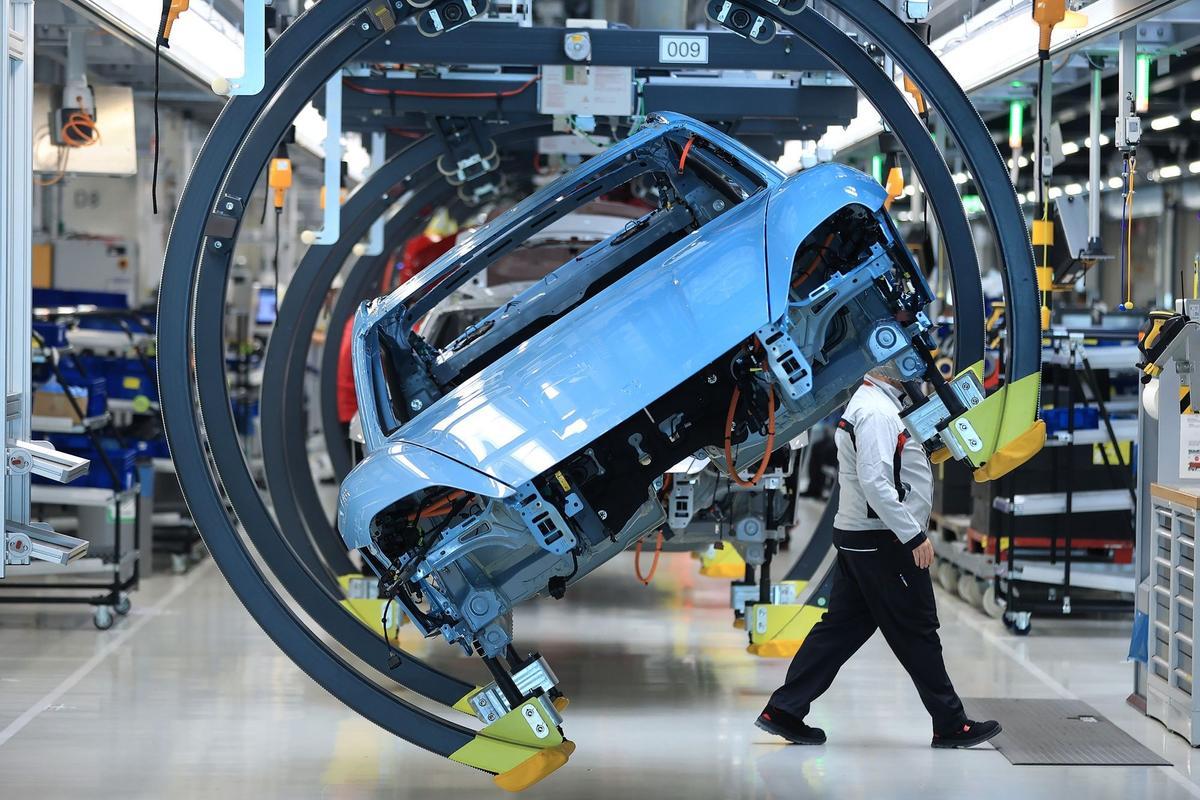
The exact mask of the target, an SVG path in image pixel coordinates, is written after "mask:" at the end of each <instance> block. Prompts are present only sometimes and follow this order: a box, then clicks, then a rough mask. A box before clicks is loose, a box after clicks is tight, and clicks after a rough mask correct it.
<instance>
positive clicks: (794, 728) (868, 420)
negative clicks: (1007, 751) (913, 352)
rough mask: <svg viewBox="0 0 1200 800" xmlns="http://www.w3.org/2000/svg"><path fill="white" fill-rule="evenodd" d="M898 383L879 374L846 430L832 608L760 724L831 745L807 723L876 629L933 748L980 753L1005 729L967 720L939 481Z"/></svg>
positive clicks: (851, 409) (842, 426)
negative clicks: (944, 622)
mask: <svg viewBox="0 0 1200 800" xmlns="http://www.w3.org/2000/svg"><path fill="white" fill-rule="evenodd" d="M898 378H899V376H898V375H897V374H895V372H894V370H893V369H892V368H891V367H890V366H885V367H883V368H879V369H876V370H874V371H872V372H871V373H870V374H869V375H868V376H867V378H866V379H865V380H864V381H863V385H862V386H861V387H860V388H859V389H858V390H857V391H856V392H855V393H854V396H853V397H852V398H851V399H850V402H849V404H847V406H846V411H845V413H844V415H843V416H842V419H841V420H839V422H838V425H837V431H836V433H835V437H836V444H837V451H838V481H839V483H840V485H841V488H840V493H839V496H838V508H837V515H836V517H835V518H834V532H833V542H834V546H835V547H836V548H837V551H838V552H837V563H836V565H835V566H834V576H833V588H832V591H831V592H830V597H829V610H828V611H826V612H825V616H824V617H823V618H822V619H821V621H820V622H818V623H817V624H816V626H815V627H813V629H812V632H811V633H809V635H808V637H807V638H806V639H805V640H804V644H803V645H802V646H801V647H800V651H799V652H798V653H796V657H795V658H794V659H793V660H792V663H791V666H789V667H788V671H787V679H786V680H785V681H784V684H783V685H782V686H781V687H779V689H777V690H776V691H775V693H774V694H773V695H772V696H771V699H770V702H768V704H767V707H766V708H765V709H763V712H762V713H761V714H760V715H759V717H758V720H757V722H756V723H755V724H756V725H757V726H758V727H759V728H761V729H763V730H765V731H767V732H768V733H772V734H775V735H776V736H781V737H783V738H784V739H787V740H788V741H790V742H793V743H795V744H809V745H816V744H824V742H825V732H824V731H822V730H821V729H819V728H814V727H812V726H810V725H807V724H806V723H805V722H804V718H805V716H806V715H807V714H808V711H809V707H810V706H811V704H812V702H813V701H814V700H816V699H817V698H818V697H820V696H821V695H822V694H824V692H825V691H826V690H827V689H828V688H829V687H830V685H831V684H832V683H833V679H834V677H835V676H836V675H837V672H838V670H839V669H840V668H841V666H842V665H843V664H845V663H846V661H848V660H849V659H850V657H851V656H852V655H854V653H855V652H856V651H857V650H858V649H859V648H860V647H862V645H863V644H865V643H866V641H867V640H868V639H870V638H871V635H872V634H874V633H875V631H876V629H878V630H881V631H882V632H883V635H884V638H885V639H886V640H887V643H888V646H890V647H891V649H892V652H893V653H895V654H896V657H897V658H898V659H899V660H900V663H901V664H902V665H903V666H904V669H905V670H907V671H908V674H909V676H910V677H911V678H912V680H913V683H914V684H915V685H916V687H917V692H918V694H920V696H921V701H922V702H923V703H924V704H925V708H926V710H927V711H928V712H929V716H930V717H932V718H933V741H932V745H933V746H934V747H971V746H973V745H977V744H980V743H981V742H985V741H987V740H988V739H991V738H992V737H993V736H995V735H996V734H998V733H999V732H1000V725H999V723H997V722H994V721H988V722H973V721H971V720H969V719H967V716H966V713H965V712H964V710H963V705H962V701H961V700H960V699H959V697H958V694H957V692H955V690H954V686H953V684H951V682H950V676H949V675H947V674H946V665H945V662H944V661H943V659H942V645H941V640H940V639H939V638H938V634H937V629H938V618H937V607H936V604H935V602H934V596H933V581H932V580H931V579H930V576H929V566H930V564H932V563H933V544H932V542H930V541H929V540H928V539H927V538H926V537H925V528H926V525H927V523H928V521H929V511H930V508H931V507H932V503H933V473H932V471H931V469H930V465H929V461H928V459H927V458H926V457H925V452H924V450H923V448H922V447H921V445H920V444H918V443H917V442H915V441H912V440H911V439H910V438H909V436H908V434H907V432H906V430H905V427H904V423H903V422H902V421H901V420H900V410H901V408H902V403H903V397H904V395H903V385H902V384H901V382H900V381H899V379H898Z"/></svg>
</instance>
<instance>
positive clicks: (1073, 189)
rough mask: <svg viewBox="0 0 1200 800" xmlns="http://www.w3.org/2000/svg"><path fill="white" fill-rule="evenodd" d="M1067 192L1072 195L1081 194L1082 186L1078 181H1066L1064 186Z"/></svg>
mask: <svg viewBox="0 0 1200 800" xmlns="http://www.w3.org/2000/svg"><path fill="white" fill-rule="evenodd" d="M1066 192H1067V194H1069V195H1071V196H1072V197H1074V196H1075V195H1077V194H1083V186H1082V185H1081V184H1078V183H1068V184H1067V188H1066Z"/></svg>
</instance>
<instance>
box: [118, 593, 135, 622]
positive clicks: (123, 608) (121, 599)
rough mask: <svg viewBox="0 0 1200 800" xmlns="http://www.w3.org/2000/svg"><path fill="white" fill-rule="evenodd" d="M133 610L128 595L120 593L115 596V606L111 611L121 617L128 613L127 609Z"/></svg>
mask: <svg viewBox="0 0 1200 800" xmlns="http://www.w3.org/2000/svg"><path fill="white" fill-rule="evenodd" d="M131 608H133V601H132V600H130V599H129V595H127V594H125V592H121V594H120V595H118V596H117V602H116V605H114V606H113V611H115V612H117V613H118V614H120V615H121V616H122V617H123V616H125V615H126V614H128V613H129V609H131Z"/></svg>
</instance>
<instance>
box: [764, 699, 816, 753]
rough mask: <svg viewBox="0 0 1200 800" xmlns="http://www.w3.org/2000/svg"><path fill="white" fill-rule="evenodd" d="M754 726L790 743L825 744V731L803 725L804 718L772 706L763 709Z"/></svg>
mask: <svg viewBox="0 0 1200 800" xmlns="http://www.w3.org/2000/svg"><path fill="white" fill-rule="evenodd" d="M754 726H755V727H756V728H758V729H760V730H764V731H766V732H767V733H769V734H772V735H773V736H780V737H782V738H784V739H787V740H788V741H789V742H791V743H792V744H808V745H816V744H825V731H823V730H821V729H820V728H814V727H813V726H811V725H805V724H804V720H802V719H797V718H796V717H795V716H793V715H791V714H789V713H787V712H786V711H781V710H779V709H778V708H774V707H772V706H767V707H766V708H764V709H763V711H762V713H761V714H759V715H758V719H756V720H755V721H754Z"/></svg>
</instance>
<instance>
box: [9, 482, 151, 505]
mask: <svg viewBox="0 0 1200 800" xmlns="http://www.w3.org/2000/svg"><path fill="white" fill-rule="evenodd" d="M137 492H138V487H137V486H134V487H132V488H130V489H125V490H124V491H121V492H114V491H113V490H112V489H99V488H95V487H90V486H47V485H45V484H40V483H35V484H34V485H33V486H30V487H29V500H30V502H32V503H53V504H55V505H62V506H107V505H111V504H112V503H115V502H118V501H120V500H127V499H129V498H130V497H135V496H136V495H137Z"/></svg>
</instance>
